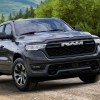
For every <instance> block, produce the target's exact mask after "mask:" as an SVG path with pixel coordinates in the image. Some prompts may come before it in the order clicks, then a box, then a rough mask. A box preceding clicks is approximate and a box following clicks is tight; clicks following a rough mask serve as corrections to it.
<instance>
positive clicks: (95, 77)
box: [79, 75, 100, 83]
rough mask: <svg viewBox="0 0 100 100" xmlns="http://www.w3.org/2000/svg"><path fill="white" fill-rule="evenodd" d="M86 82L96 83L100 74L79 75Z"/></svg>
mask: <svg viewBox="0 0 100 100" xmlns="http://www.w3.org/2000/svg"><path fill="white" fill-rule="evenodd" d="M79 78H80V80H82V81H83V82H84V83H95V82H98V81H99V79H100V75H91V76H81V77H79Z"/></svg>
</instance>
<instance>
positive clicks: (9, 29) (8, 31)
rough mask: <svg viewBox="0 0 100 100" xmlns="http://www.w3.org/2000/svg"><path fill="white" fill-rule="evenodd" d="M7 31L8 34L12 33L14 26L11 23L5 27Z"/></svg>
mask: <svg viewBox="0 0 100 100" xmlns="http://www.w3.org/2000/svg"><path fill="white" fill-rule="evenodd" d="M5 33H6V34H7V35H10V34H11V33H12V27H11V25H10V24H7V25H6V27H5Z"/></svg>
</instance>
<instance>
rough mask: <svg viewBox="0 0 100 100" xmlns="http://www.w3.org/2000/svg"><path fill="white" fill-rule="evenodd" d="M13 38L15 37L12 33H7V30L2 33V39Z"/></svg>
mask: <svg viewBox="0 0 100 100" xmlns="http://www.w3.org/2000/svg"><path fill="white" fill-rule="evenodd" d="M12 38H13V36H12V35H6V33H5V32H1V33H0V39H12Z"/></svg>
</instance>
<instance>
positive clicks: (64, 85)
mask: <svg viewBox="0 0 100 100" xmlns="http://www.w3.org/2000/svg"><path fill="white" fill-rule="evenodd" d="M84 85H85V84H84V83H83V82H81V81H75V82H74V81H73V80H72V81H71V80H70V81H69V80H68V81H67V79H66V80H61V81H58V80H56V81H48V82H41V83H39V84H38V86H37V88H36V89H35V90H33V91H31V92H32V93H34V92H41V91H42V92H43V91H50V90H63V89H71V88H79V87H82V86H84ZM31 92H24V93H23V92H20V91H19V90H18V89H17V88H16V87H15V85H14V83H13V80H12V78H10V79H0V95H9V94H12V95H13V94H25V93H31Z"/></svg>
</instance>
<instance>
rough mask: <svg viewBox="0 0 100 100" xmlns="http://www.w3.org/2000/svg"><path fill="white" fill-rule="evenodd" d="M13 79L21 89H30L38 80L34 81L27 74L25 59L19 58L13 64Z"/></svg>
mask: <svg viewBox="0 0 100 100" xmlns="http://www.w3.org/2000/svg"><path fill="white" fill-rule="evenodd" d="M12 73H13V75H12V76H13V80H14V83H15V85H16V87H17V88H18V89H19V90H20V91H30V90H33V89H34V88H35V87H36V86H37V83H38V82H37V81H33V80H32V78H30V77H29V76H28V74H27V70H26V66H25V63H24V61H23V59H21V58H18V59H16V60H15V61H14V64H13V72H12Z"/></svg>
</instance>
